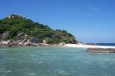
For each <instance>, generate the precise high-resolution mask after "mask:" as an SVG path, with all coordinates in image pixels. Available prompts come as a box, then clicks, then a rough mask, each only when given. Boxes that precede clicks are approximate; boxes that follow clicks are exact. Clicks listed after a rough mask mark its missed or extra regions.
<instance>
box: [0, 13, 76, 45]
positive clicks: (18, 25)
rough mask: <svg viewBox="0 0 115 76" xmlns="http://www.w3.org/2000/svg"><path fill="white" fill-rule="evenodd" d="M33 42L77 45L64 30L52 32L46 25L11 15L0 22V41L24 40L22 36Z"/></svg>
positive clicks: (73, 38)
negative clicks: (36, 39)
mask: <svg viewBox="0 0 115 76" xmlns="http://www.w3.org/2000/svg"><path fill="white" fill-rule="evenodd" d="M21 35H22V36H24V38H25V35H27V38H28V39H29V40H30V41H31V42H34V39H35V38H38V39H39V42H42V41H43V40H45V41H46V42H47V43H49V44H53V43H60V42H65V43H77V41H76V39H75V37H74V36H73V35H72V34H70V33H68V32H67V31H66V30H59V29H57V30H54V29H52V28H50V27H49V26H47V25H43V24H40V23H38V22H33V21H32V20H31V19H27V18H24V17H22V16H19V15H15V14H12V15H10V16H8V17H6V18H4V19H1V20H0V40H2V41H3V40H13V41H16V40H17V39H18V38H21V39H19V40H24V38H23V37H22V36H21Z"/></svg>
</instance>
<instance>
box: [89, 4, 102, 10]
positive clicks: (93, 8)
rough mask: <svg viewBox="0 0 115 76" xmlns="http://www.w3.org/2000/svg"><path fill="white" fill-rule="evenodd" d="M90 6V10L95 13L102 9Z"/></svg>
mask: <svg viewBox="0 0 115 76" xmlns="http://www.w3.org/2000/svg"><path fill="white" fill-rule="evenodd" d="M88 6H89V9H91V10H93V11H100V9H99V8H97V7H95V6H93V5H91V4H90V5H88Z"/></svg>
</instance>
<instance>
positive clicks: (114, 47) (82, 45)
mask: <svg viewBox="0 0 115 76" xmlns="http://www.w3.org/2000/svg"><path fill="white" fill-rule="evenodd" d="M64 46H65V47H75V48H86V49H87V48H104V49H107V48H113V49H115V46H100V45H84V44H65V45H64Z"/></svg>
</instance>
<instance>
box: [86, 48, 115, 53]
mask: <svg viewBox="0 0 115 76" xmlns="http://www.w3.org/2000/svg"><path fill="white" fill-rule="evenodd" d="M87 52H91V53H115V49H113V48H88V49H87Z"/></svg>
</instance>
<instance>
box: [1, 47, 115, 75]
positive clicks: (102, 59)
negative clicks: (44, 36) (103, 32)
mask: <svg viewBox="0 0 115 76" xmlns="http://www.w3.org/2000/svg"><path fill="white" fill-rule="evenodd" d="M85 51H86V50H85V49H82V48H66V47H10V48H0V76H114V75H115V54H114V53H111V54H110V53H88V52H85Z"/></svg>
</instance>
